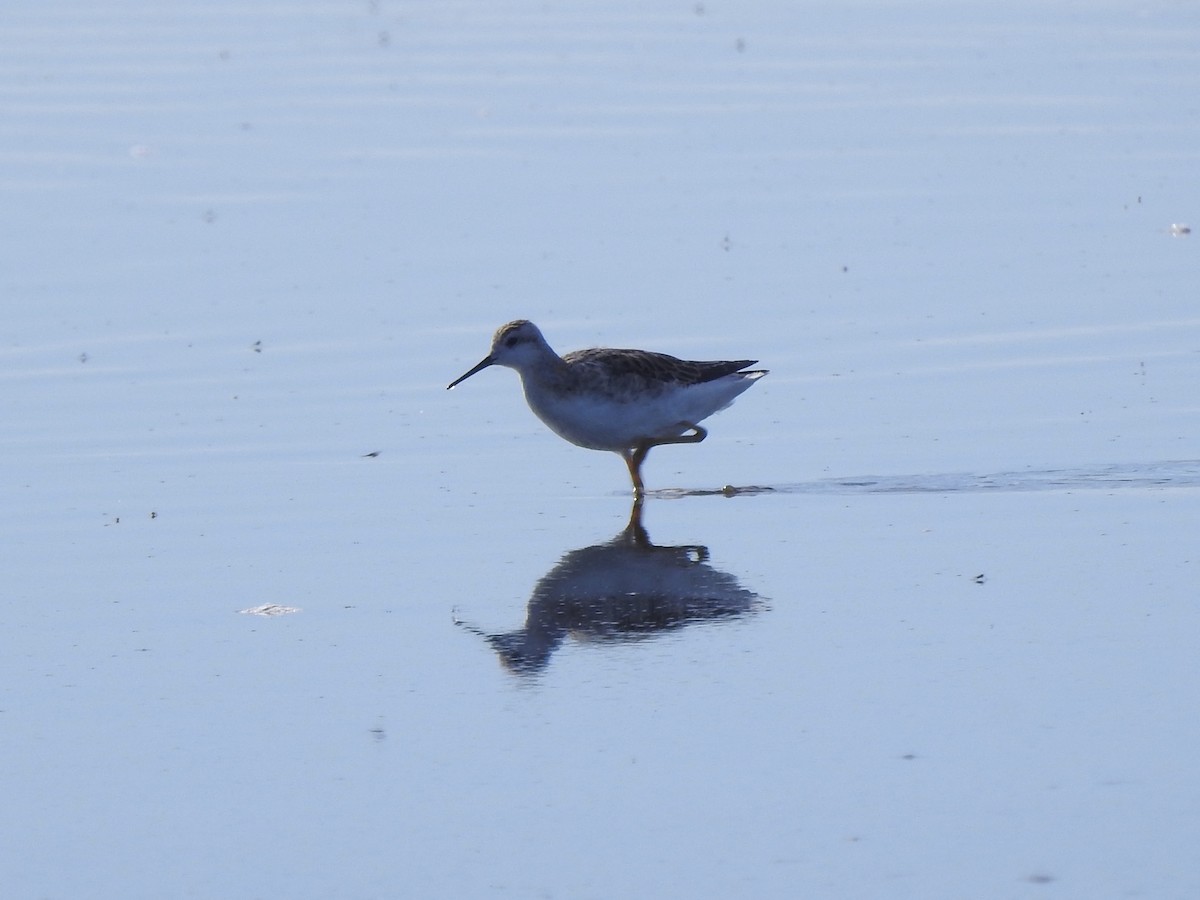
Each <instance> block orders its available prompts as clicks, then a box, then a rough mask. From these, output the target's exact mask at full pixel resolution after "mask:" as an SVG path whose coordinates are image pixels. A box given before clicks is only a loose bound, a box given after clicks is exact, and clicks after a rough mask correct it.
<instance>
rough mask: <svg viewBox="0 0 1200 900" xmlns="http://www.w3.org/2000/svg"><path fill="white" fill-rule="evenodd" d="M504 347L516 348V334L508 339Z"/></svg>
mask: <svg viewBox="0 0 1200 900" xmlns="http://www.w3.org/2000/svg"><path fill="white" fill-rule="evenodd" d="M504 346H505V347H515V346H517V336H516V335H515V334H514V335H513V336H512V337H510V338H508V339H507V340H506V341H505V342H504Z"/></svg>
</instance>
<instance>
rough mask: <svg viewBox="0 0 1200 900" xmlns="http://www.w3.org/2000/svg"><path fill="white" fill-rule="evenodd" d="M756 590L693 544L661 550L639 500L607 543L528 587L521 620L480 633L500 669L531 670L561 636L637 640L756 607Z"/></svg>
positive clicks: (578, 553)
mask: <svg viewBox="0 0 1200 900" xmlns="http://www.w3.org/2000/svg"><path fill="white" fill-rule="evenodd" d="M758 605H759V599H758V596H757V595H756V594H754V593H753V592H751V591H748V590H746V589H745V588H743V587H742V586H741V585H740V584H739V583H738V581H737V579H736V578H735V577H734V576H733V575H730V574H728V573H726V572H721V571H718V570H717V569H714V568H713V567H712V566H710V565H709V564H708V548H707V547H704V546H700V545H683V546H679V547H660V546H657V545H655V544H653V543H651V542H650V537H649V535H648V534H647V533H646V529H645V528H644V527H642V501H641V500H640V499H638V500H635V501H634V504H633V511H632V512H631V514H630V517H629V524H628V525H626V526H625V528H624V529H623V530H622V531H621V532H619V533H618V534H617V536H616V537H614V538H613V539H612V540H610V541H606V542H605V543H602V544H595V545H593V546H591V547H582V548H580V549H578V550H572V551H570V552H569V553H566V554H564V555H563V558H562V559H561V560H559V562H558V564H557V565H556V566H555V567H554V568H553V569H551V570H550V571H549V572H547V573H546V574H545V575H544V576H543V577H542V579H541V580H540V581H538V583H537V585H536V586H535V587H534V589H533V596H532V597H531V598H530V600H529V606H528V608H527V609H526V614H525V625H524V627H523V628H520V629H518V630H516V631H509V632H505V633H502V634H488V633H487V632H485V631H482V630H480V629H478V628H475V627H474V626H472V625H468V624H466V623H465V622H459V623H458V624H460V625H462V626H463V627H464V628H466V629H468V630H470V631H472V632H474V633H475V634H478V635H480V636H481V637H483V638H484V639H485V640H487V642H488V643H489V644H491V646H492V649H493V650H495V651H496V653H497V655H498V656H499V657H500V661H501V663H503V664H504V666H505V668H507V669H509V670H511V671H514V672H518V673H522V674H535V673H537V672H540V671H541V670H542V669H544V668H545V667H546V665H547V664H548V663H549V662H550V657H551V656H552V655H553V654H554V651H555V650H556V649H558V647H559V645H561V644H562V642H563V640H564V639H565V638H566V637H567V636H568V635H571V636H574V637H575V638H576V639H577V640H584V641H600V642H610V641H611V642H623V641H633V640H641V639H645V638H647V637H652V636H654V635H655V634H658V633H661V632H664V631H669V630H672V629H676V628H681V627H683V626H684V625H687V624H689V623H692V622H702V621H713V620H720V619H730V618H735V617H739V616H742V615H745V614H747V613H749V612H753V611H755V610H756V609H757V608H758Z"/></svg>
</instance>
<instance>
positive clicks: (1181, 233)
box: [1167, 222, 1192, 237]
mask: <svg viewBox="0 0 1200 900" xmlns="http://www.w3.org/2000/svg"><path fill="white" fill-rule="evenodd" d="M1167 230H1168V231H1169V232H1170V233H1171V237H1186V236H1187V235H1189V234H1191V233H1192V226H1190V225H1185V224H1183V223H1182V222H1175V223H1173V224H1172V225H1171V227H1170V228H1168V229H1167Z"/></svg>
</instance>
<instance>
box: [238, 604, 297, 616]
mask: <svg viewBox="0 0 1200 900" xmlns="http://www.w3.org/2000/svg"><path fill="white" fill-rule="evenodd" d="M238 612H239V613H241V614H242V615H243V616H286V615H288V614H289V613H298V612H300V609H299V608H298V607H295V606H280V605H279V604H278V603H264V604H263V605H262V606H252V607H250V608H249V609H239V610H238Z"/></svg>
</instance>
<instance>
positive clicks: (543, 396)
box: [446, 319, 767, 497]
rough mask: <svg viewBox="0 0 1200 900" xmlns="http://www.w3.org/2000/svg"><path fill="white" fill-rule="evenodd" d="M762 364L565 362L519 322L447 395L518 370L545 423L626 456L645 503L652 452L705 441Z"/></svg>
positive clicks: (616, 353)
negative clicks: (484, 375)
mask: <svg viewBox="0 0 1200 900" xmlns="http://www.w3.org/2000/svg"><path fill="white" fill-rule="evenodd" d="M755 362H757V360H753V359H740V360H734V361H713V362H697V361H692V360H683V359H676V358H675V357H674V356H668V355H667V354H665V353H652V352H650V351H649V350H610V349H594V350H576V351H575V352H573V353H568V354H567V355H566V356H559V355H558V354H557V353H555V352H554V351H553V350H552V349H551V348H550V345H549V344H547V343H546V339H545V338H544V337H542V333H541V332H540V331H539V330H538V327H537V326H536V325H534V324H533V323H532V322H529V321H527V320H525V319H517V320H516V321H515V322H509V323H508V324H507V325H504V326H502V327H501V328H500V329H499V330H498V331H497V332H496V335H495V337H494V338H492V352H491V353H489V354H488V355H487V356H485V357H484V358H483V359H482V360H481V361H480V363H479V365H477V366H475V367H474V368H473V369H471V370H469V371H468V372H466V373H465V374H463V375H460V376H459V377H458V378H455V379H454V380H453V381H452V382H450V384H448V385H447V386H446V390H450V388H452V387H454V386H455V385H456V384H458V383H459V382H461V381H464V380H466V379H467V378H470V377H471V376H472V375H474V374H475V373H476V372H478V371H480V370H482V369H486V368H487V367H488V366H508V368H510V369H516V370H517V372H518V373H519V374H520V376H521V383H522V385H523V386H524V388H525V399H526V401H527V402H528V403H529V408H530V409H532V410H533V411H534V413H535V414H536V415H537V417H538V418H539V419H541V420H542V421H543V422H545V423H546V425H548V426H549V427H550V430H551V431H553V432H554V433H555V434H557V435H558V436H559V437H561V438H565V439H566V440H568V441H570V442H571V443H572V444H576V445H578V446H580V447H587V448H589V449H591V450H610V451H612V452H613V453H619V454H621V457H622V458H623V459H624V460H625V465H627V466H628V467H629V477H630V478H632V479H633V493H634V495H635V496H638V497H640V496H642V494H643V492H644V487H643V485H642V473H641V469H642V463H643V462H644V461H645V459H646V454H647V453H649V452H650V448H651V447H657V446H659V445H660V444H695V443H698V442H700V441H702V440H704V438H705V437H707V436H708V432H707V431H705V430H704V429H703V428H701V427H700V425H699V423H700V422H701V421H702V420H703V419H707V418H708V417H709V416H711V415H712V414H713V413H715V412H718V411H720V410H722V409H725V407H727V406H729V404H731V403H732V402H733V400H734V398H735V397H737V395H738V394H740V393H742V391H744V390H746V389H747V388H749V387H750V386H751V385H752V384H754V382H755V381H757V380H758V379H759V378H762V377H763V376H764V375H766V374H767V373H766V371H765V370H763V369H752V370H749V371H747V370H746V367H747V366H752V365H754V363H755Z"/></svg>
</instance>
